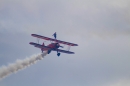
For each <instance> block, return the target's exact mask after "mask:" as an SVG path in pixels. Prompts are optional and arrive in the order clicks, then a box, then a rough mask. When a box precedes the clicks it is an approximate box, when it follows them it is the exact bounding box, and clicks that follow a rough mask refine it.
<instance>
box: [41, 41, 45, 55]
mask: <svg viewBox="0 0 130 86" xmlns="http://www.w3.org/2000/svg"><path fill="white" fill-rule="evenodd" d="M42 45H43V46H45V44H44V42H43V44H42ZM41 51H42V53H43V49H42V48H41Z"/></svg>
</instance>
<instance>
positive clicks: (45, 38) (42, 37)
mask: <svg viewBox="0 0 130 86" xmlns="http://www.w3.org/2000/svg"><path fill="white" fill-rule="evenodd" d="M32 36H33V37H37V38H41V39H44V40H50V41H55V42H58V43H61V44H66V45H69V46H78V44H74V43H70V42H65V41H61V40H56V39H52V38H49V37H45V36H40V35H37V34H32Z"/></svg>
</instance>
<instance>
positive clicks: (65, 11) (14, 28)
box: [0, 0, 130, 86]
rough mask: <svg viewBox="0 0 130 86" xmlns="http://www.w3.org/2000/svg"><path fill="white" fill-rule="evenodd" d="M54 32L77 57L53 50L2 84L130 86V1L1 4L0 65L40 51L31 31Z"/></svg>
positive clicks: (5, 0)
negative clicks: (71, 44)
mask: <svg viewBox="0 0 130 86" xmlns="http://www.w3.org/2000/svg"><path fill="white" fill-rule="evenodd" d="M54 32H57V39H59V40H63V41H67V42H68V41H69V42H72V43H76V44H78V45H79V46H78V47H71V49H70V50H71V51H74V52H75V54H74V55H68V54H61V56H60V57H57V55H56V52H51V54H49V55H47V56H46V57H45V58H44V59H43V60H41V61H39V62H38V63H37V64H34V65H32V66H30V67H28V68H26V69H24V70H21V71H19V72H17V73H15V74H11V75H10V76H8V77H6V78H4V79H2V80H1V81H0V86H23V85H24V86H130V72H129V71H130V67H129V66H130V62H129V61H130V0H0V52H1V53H0V66H2V65H8V64H10V63H13V62H15V61H16V60H17V59H25V58H26V57H29V56H31V55H34V54H37V53H40V52H41V51H40V49H38V48H35V47H33V46H31V45H29V42H37V41H36V39H35V38H33V37H31V34H32V33H34V34H39V35H43V36H47V37H52V34H53V33H54ZM43 41H44V40H40V43H41V44H42V43H43ZM48 43H50V42H45V44H46V45H47V44H48ZM65 49H67V46H66V48H65Z"/></svg>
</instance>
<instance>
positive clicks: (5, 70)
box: [0, 52, 47, 79]
mask: <svg viewBox="0 0 130 86" xmlns="http://www.w3.org/2000/svg"><path fill="white" fill-rule="evenodd" d="M46 54H47V53H46V52H44V53H43V54H39V55H35V56H31V57H30V58H26V59H24V60H16V62H15V63H12V64H9V65H8V66H2V67H1V68H0V79H3V78H5V77H6V76H8V75H10V74H12V73H16V72H17V71H19V70H21V69H24V68H26V67H28V66H30V65H32V64H35V63H36V62H37V61H38V60H41V59H43V58H44V56H45V55H46Z"/></svg>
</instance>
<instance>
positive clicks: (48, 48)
mask: <svg viewBox="0 0 130 86" xmlns="http://www.w3.org/2000/svg"><path fill="white" fill-rule="evenodd" d="M31 35H32V36H33V37H36V38H38V39H43V40H47V41H50V42H51V44H49V45H47V46H45V44H44V42H43V44H42V45H41V44H39V40H38V43H34V42H30V43H29V44H31V45H34V46H35V47H37V48H40V49H41V51H42V53H43V51H47V53H48V54H50V53H51V51H56V52H57V56H60V53H59V52H62V53H67V54H74V52H71V51H69V50H70V47H71V46H78V44H74V43H70V42H65V41H61V40H57V39H56V32H55V33H54V34H53V35H52V36H54V38H55V39H53V38H49V37H45V36H41V35H37V34H31ZM53 42H54V43H53ZM60 44H64V45H68V50H61V49H58V48H60V47H61V48H63V46H60Z"/></svg>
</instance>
